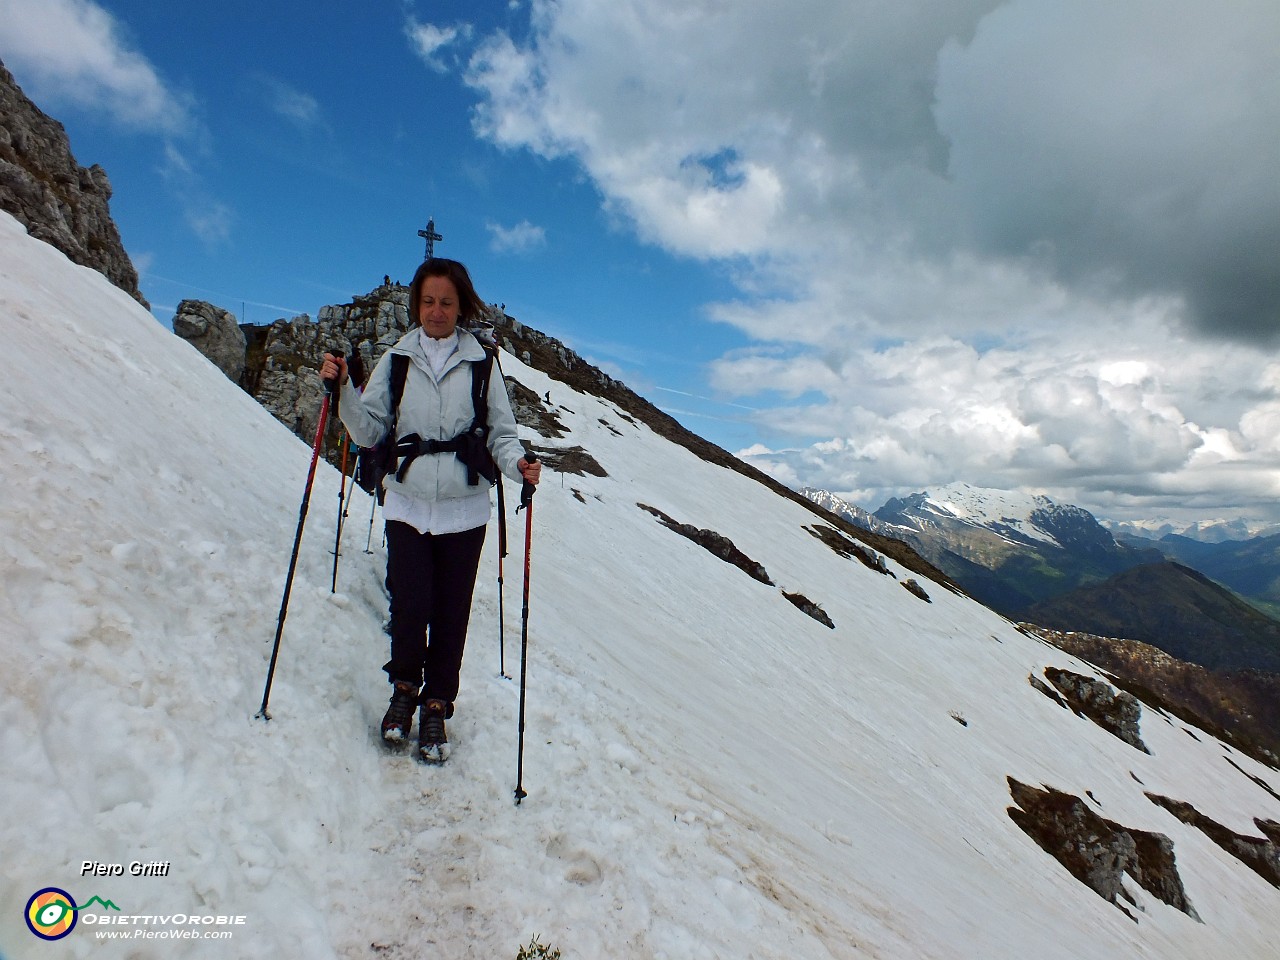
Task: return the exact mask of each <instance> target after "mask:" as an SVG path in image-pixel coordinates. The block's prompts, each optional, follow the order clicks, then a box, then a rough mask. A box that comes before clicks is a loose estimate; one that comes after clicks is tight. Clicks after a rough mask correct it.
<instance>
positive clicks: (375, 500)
mask: <svg viewBox="0 0 1280 960" xmlns="http://www.w3.org/2000/svg"><path fill="white" fill-rule="evenodd" d="M369 499H370V500H372V501H373V503H372V504H371V505H370V506H369V540H368V542H366V543H365V545H364V552H365V553H373V515H374V514H375V513H377V512H378V498H377V497H376V496H375V497H370V498H369Z"/></svg>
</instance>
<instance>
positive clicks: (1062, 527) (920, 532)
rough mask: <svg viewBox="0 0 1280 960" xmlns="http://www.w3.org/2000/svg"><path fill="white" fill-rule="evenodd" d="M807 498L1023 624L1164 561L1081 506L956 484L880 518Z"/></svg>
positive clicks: (894, 505)
mask: <svg viewBox="0 0 1280 960" xmlns="http://www.w3.org/2000/svg"><path fill="white" fill-rule="evenodd" d="M806 495H807V496H809V497H811V498H813V499H818V502H820V503H822V505H823V506H825V507H827V509H829V510H831V511H832V512H833V513H838V514H841V515H843V516H845V517H846V519H848V520H849V521H850V522H851V523H854V524H857V525H859V526H862V527H865V528H866V529H868V530H871V531H873V532H875V533H879V534H881V535H883V536H889V537H896V538H897V539H900V540H903V541H905V542H906V543H908V544H909V545H910V546H911V547H912V548H913V549H915V551H916V552H917V553H919V554H920V555H921V556H923V557H924V558H925V559H926V560H928V561H929V562H930V563H932V564H934V565H935V566H936V567H938V568H939V569H941V570H942V571H944V572H945V573H947V574H948V575H949V576H950V577H952V579H954V580H955V581H956V582H957V583H959V584H960V585H961V586H962V587H964V589H965V590H966V591H967V592H968V593H969V594H970V595H971V596H973V597H974V598H975V599H977V600H980V601H981V602H982V603H985V604H986V605H987V606H989V607H991V608H992V609H994V610H997V611H999V612H1000V613H1003V614H1005V615H1006V616H1010V617H1014V618H1018V617H1020V616H1021V615H1022V613H1023V612H1024V611H1025V610H1026V609H1027V608H1028V607H1030V606H1031V605H1032V604H1034V603H1037V602H1039V601H1041V600H1048V599H1050V598H1053V597H1058V596H1061V595H1063V594H1064V593H1069V592H1070V591H1071V590H1074V589H1075V588H1077V587H1080V586H1085V585H1088V584H1093V583H1100V582H1102V581H1104V580H1106V579H1107V578H1109V577H1111V576H1114V575H1115V574H1117V573H1120V572H1122V571H1124V570H1127V569H1129V568H1130V567H1135V566H1138V565H1139V564H1143V563H1152V562H1156V561H1159V560H1161V559H1163V555H1162V554H1161V553H1159V552H1158V551H1157V550H1154V549H1151V548H1150V547H1147V548H1135V547H1131V546H1127V545H1125V544H1121V543H1117V542H1116V539H1115V538H1114V537H1113V536H1112V535H1111V534H1110V533H1108V532H1107V530H1106V529H1105V528H1103V527H1102V526H1101V524H1099V523H1098V521H1097V520H1096V519H1094V517H1093V515H1092V514H1091V513H1089V512H1088V511H1087V510H1084V509H1082V508H1080V507H1075V506H1070V505H1064V504H1058V503H1055V502H1054V501H1053V500H1050V499H1049V498H1048V497H1043V496H1031V495H1025V494H1018V493H1011V492H1008V491H1002V490H990V489H986V488H982V487H974V486H970V485H969V484H962V483H961V484H952V485H949V486H946V487H942V488H939V489H936V490H934V491H931V492H928V493H915V494H912V495H911V496H908V497H904V498H901V499H892V500H890V501H889V502H888V503H886V504H885V505H884V506H882V507H881V508H880V509H879V510H877V511H875V513H873V514H872V513H868V512H867V511H865V510H862V509H860V508H857V507H854V506H852V505H851V504H848V503H846V502H844V501H842V500H840V498H839V497H835V496H833V495H831V494H825V495H822V496H821V499H819V495H818V494H817V492H816V491H812V490H807V491H806Z"/></svg>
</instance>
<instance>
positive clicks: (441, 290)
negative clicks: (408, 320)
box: [418, 277, 462, 340]
mask: <svg viewBox="0 0 1280 960" xmlns="http://www.w3.org/2000/svg"><path fill="white" fill-rule="evenodd" d="M461 312H462V308H461V307H460V306H459V305H458V291H457V289H456V288H455V287H454V285H453V281H452V280H450V279H449V278H448V277H426V278H425V279H424V280H423V281H422V292H421V294H420V295H419V297H418V323H420V324H421V325H422V329H423V330H425V331H426V332H427V336H428V337H434V338H435V339H436V340H443V339H444V338H445V337H448V336H451V335H452V334H453V331H454V328H455V327H457V325H458V315H459V314H460V313H461Z"/></svg>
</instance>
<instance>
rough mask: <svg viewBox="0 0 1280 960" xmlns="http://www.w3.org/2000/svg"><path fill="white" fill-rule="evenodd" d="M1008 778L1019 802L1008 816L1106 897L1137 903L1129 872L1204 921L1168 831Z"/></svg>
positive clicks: (1162, 897) (1117, 902)
mask: <svg viewBox="0 0 1280 960" xmlns="http://www.w3.org/2000/svg"><path fill="white" fill-rule="evenodd" d="M1008 782H1009V793H1010V795H1011V796H1012V797H1013V802H1014V803H1015V804H1016V806H1012V807H1009V808H1008V813H1009V818H1010V819H1011V820H1013V822H1014V823H1016V824H1017V825H1018V826H1019V827H1021V828H1022V830H1023V831H1024V832H1025V833H1026V834H1027V835H1028V836H1029V837H1031V839H1033V840H1034V841H1035V842H1036V843H1037V844H1038V845H1039V846H1040V848H1041V849H1042V850H1044V851H1045V852H1046V853H1047V854H1049V855H1050V856H1051V857H1053V858H1054V859H1055V860H1057V861H1058V862H1059V863H1061V864H1062V865H1063V866H1064V867H1066V869H1067V870H1068V871H1069V872H1070V873H1071V875H1072V876H1073V877H1075V878H1076V879H1077V880H1079V881H1080V882H1081V883H1083V884H1084V885H1085V886H1087V887H1088V888H1089V889H1090V890H1092V891H1093V892H1094V893H1096V894H1097V895H1098V896H1100V897H1102V899H1104V900H1106V901H1108V902H1109V903H1113V904H1115V905H1116V906H1117V907H1120V909H1121V910H1125V908H1124V907H1123V906H1121V904H1120V901H1121V900H1122V899H1123V900H1125V901H1127V902H1128V903H1130V904H1132V905H1134V906H1137V900H1136V899H1135V898H1134V896H1133V895H1132V894H1131V893H1130V892H1129V891H1128V890H1126V889H1125V886H1124V878H1125V876H1126V875H1128V876H1129V877H1131V878H1132V879H1133V880H1135V881H1136V882H1137V883H1138V885H1139V886H1141V887H1142V888H1143V889H1144V890H1146V891H1147V892H1148V893H1150V894H1151V895H1153V896H1155V897H1157V898H1158V899H1160V900H1162V901H1163V902H1165V903H1167V904H1169V906H1171V907H1174V908H1175V909H1177V910H1181V911H1182V912H1183V913H1185V914H1187V916H1189V917H1191V918H1192V919H1194V920H1199V919H1200V917H1199V916H1198V915H1197V914H1196V911H1195V909H1194V908H1193V907H1192V906H1191V902H1190V900H1188V898H1187V893H1186V890H1185V888H1184V887H1183V885H1182V877H1181V876H1180V875H1179V873H1178V866H1177V863H1176V861H1175V859H1174V854H1173V842H1172V841H1171V840H1170V839H1169V838H1168V837H1166V836H1164V834H1160V833H1150V832H1148V831H1145V830H1134V829H1132V828H1130V827H1124V826H1121V825H1120V824H1118V823H1115V822H1114V821H1111V820H1106V819H1104V818H1103V817H1101V816H1099V815H1098V814H1096V813H1094V812H1093V811H1092V810H1091V809H1089V806H1088V804H1086V803H1085V802H1084V801H1083V800H1081V799H1080V798H1079V797H1077V796H1073V795H1072V794H1069V793H1063V792H1062V791H1060V790H1055V789H1053V788H1052V787H1044V788H1043V789H1038V788H1036V787H1032V786H1028V785H1027V784H1025V783H1019V782H1018V781H1017V780H1015V779H1014V778H1013V777H1009V778H1008ZM1125 912H1126V913H1128V910H1125ZM1129 916H1130V918H1132V917H1133V914H1129Z"/></svg>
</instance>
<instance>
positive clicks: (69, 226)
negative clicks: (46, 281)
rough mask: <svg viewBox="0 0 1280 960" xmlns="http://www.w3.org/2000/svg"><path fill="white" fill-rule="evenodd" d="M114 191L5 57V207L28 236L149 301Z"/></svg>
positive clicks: (1, 139) (1, 96)
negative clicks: (75, 152) (113, 205)
mask: <svg viewBox="0 0 1280 960" xmlns="http://www.w3.org/2000/svg"><path fill="white" fill-rule="evenodd" d="M110 199H111V181H110V180H108V179H107V174H106V171H105V170H103V169H102V167H100V166H98V165H97V164H94V165H93V166H92V167H87V168H86V167H82V166H80V165H79V164H77V163H76V160H75V157H73V156H72V155H71V144H70V142H69V141H68V140H67V132H66V130H65V129H63V126H62V124H60V123H58V121H56V120H53V119H51V118H50V117H48V116H46V115H45V114H44V113H43V112H42V111H41V110H40V108H39V107H37V106H36V105H35V104H34V103H32V102H31V100H30V99H28V97H27V95H26V94H24V93H23V92H22V90H21V88H20V87H19V86H18V85H17V83H16V82H14V79H13V75H12V74H11V73H9V71H8V70H7V69H5V67H4V65H3V64H2V63H0V208H2V209H4V210H6V211H8V212H9V213H10V214H12V215H13V217H14V218H15V219H17V220H18V221H19V222H20V223H21V224H22V225H23V226H25V227H26V228H27V233H29V234H30V235H31V236H33V237H35V238H36V239H37V240H43V241H44V242H45V243H48V244H50V245H52V246H54V247H57V248H58V249H59V250H61V251H62V252H63V253H65V254H66V255H67V257H68V258H70V259H71V260H73V261H75V262H76V263H79V264H82V265H84V266H86V267H91V268H93V269H94V270H97V271H98V272H100V273H101V274H102V275H103V276H105V277H106V278H107V279H108V280H110V281H111V282H112V283H114V284H115V285H116V286H117V287H119V288H120V289H121V290H123V291H124V292H125V293H127V294H129V296H131V297H133V298H134V299H135V300H137V301H138V302H139V303H141V304H142V305H143V306H145V307H148V308H149V307H150V304H148V303H147V301H146V299H145V298H144V297H143V296H142V292H141V291H140V290H139V289H138V271H137V270H135V269H134V266H133V262H132V261H131V260H130V259H129V254H127V253H126V252H125V249H124V244H123V243H121V242H120V231H119V230H117V229H116V225H115V223H114V221H112V219H111V212H110V209H109V201H110Z"/></svg>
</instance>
